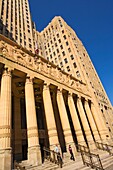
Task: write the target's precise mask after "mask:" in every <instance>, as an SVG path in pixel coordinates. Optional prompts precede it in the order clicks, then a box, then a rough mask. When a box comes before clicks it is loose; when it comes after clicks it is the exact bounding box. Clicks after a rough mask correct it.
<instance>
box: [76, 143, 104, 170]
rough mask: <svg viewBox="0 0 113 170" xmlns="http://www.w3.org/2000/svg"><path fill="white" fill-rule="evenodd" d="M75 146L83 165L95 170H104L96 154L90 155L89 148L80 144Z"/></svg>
mask: <svg viewBox="0 0 113 170" xmlns="http://www.w3.org/2000/svg"><path fill="white" fill-rule="evenodd" d="M76 146H77V151H78V152H80V153H81V157H82V161H83V164H84V165H87V166H90V167H91V168H94V169H96V170H104V169H103V166H102V163H101V160H100V157H99V155H98V154H94V153H91V152H90V149H89V147H86V146H83V145H80V144H78V145H76Z"/></svg>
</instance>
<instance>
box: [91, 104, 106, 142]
mask: <svg viewBox="0 0 113 170" xmlns="http://www.w3.org/2000/svg"><path fill="white" fill-rule="evenodd" d="M91 111H92V115H93V117H94V119H95V122H96V125H97V128H98V131H99V134H100V136H101V139H102V141H104V142H105V143H106V135H109V133H108V130H107V127H106V126H105V123H104V120H103V118H102V116H101V115H100V114H101V113H100V112H98V111H97V110H96V109H95V106H94V104H93V103H91Z"/></svg>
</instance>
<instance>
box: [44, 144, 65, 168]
mask: <svg viewBox="0 0 113 170" xmlns="http://www.w3.org/2000/svg"><path fill="white" fill-rule="evenodd" d="M43 150H44V159H47V160H50V161H51V162H53V163H55V164H58V165H59V167H60V168H62V164H63V162H62V158H61V155H60V153H56V152H55V151H53V150H50V149H48V148H45V147H44V148H43Z"/></svg>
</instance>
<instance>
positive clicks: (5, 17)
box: [0, 0, 34, 52]
mask: <svg viewBox="0 0 113 170" xmlns="http://www.w3.org/2000/svg"><path fill="white" fill-rule="evenodd" d="M32 30H33V28H32V20H31V15H30V9H29V3H28V0H1V1H0V33H1V34H3V35H4V36H7V37H8V38H10V39H12V40H14V41H15V42H17V43H18V44H19V45H21V46H22V47H24V48H27V49H28V50H30V51H32V52H34V45H33V32H32Z"/></svg>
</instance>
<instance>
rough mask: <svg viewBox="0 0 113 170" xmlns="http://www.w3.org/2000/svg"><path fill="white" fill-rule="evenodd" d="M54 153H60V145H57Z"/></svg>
mask: <svg viewBox="0 0 113 170" xmlns="http://www.w3.org/2000/svg"><path fill="white" fill-rule="evenodd" d="M54 152H56V153H60V151H59V148H58V145H57V144H56V145H55V148H54Z"/></svg>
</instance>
